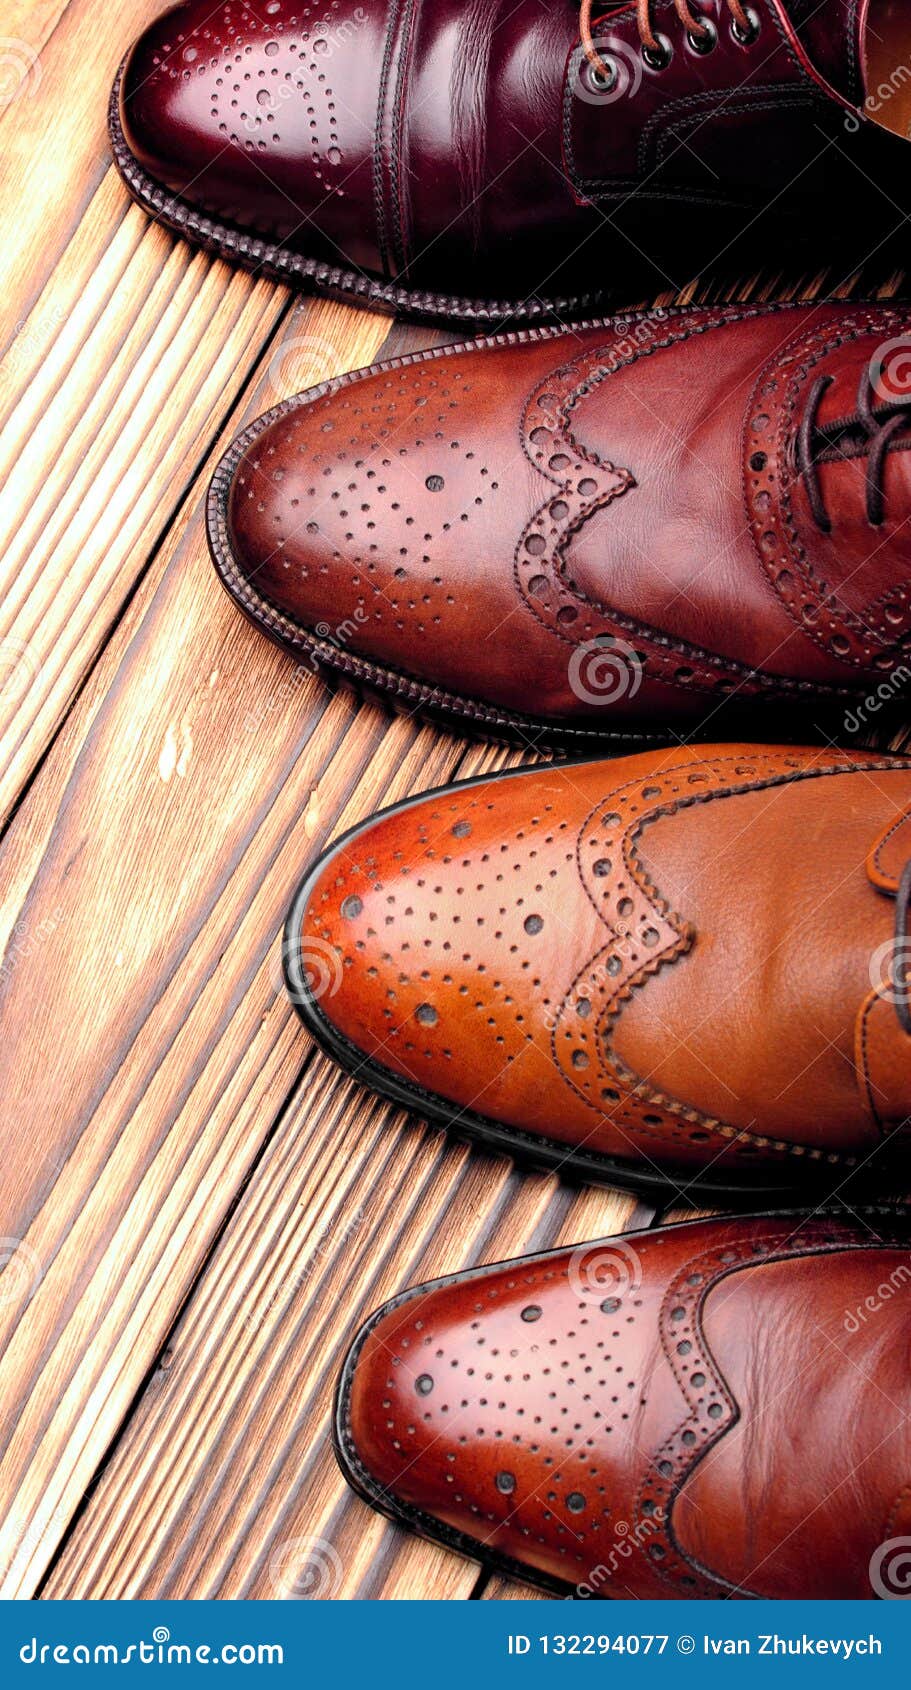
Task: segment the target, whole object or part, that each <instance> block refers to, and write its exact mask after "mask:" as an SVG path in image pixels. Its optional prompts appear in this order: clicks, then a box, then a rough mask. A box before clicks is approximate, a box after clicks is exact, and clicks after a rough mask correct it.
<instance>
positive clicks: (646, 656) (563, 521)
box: [514, 312, 831, 697]
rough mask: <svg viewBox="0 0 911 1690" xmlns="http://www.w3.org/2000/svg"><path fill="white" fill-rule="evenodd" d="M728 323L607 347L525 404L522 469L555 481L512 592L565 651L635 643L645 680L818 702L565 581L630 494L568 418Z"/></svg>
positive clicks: (518, 561)
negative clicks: (572, 552) (602, 514)
mask: <svg viewBox="0 0 911 1690" xmlns="http://www.w3.org/2000/svg"><path fill="white" fill-rule="evenodd" d="M736 320H738V319H737V317H736V316H732V314H731V313H730V312H728V313H727V314H724V315H716V314H714V313H713V314H706V315H705V316H704V317H700V319H699V320H698V321H696V322H693V321H685V322H683V323H680V324H678V325H677V326H676V327H675V328H673V329H672V330H669V331H668V332H666V333H665V334H662V335H656V336H655V337H654V338H653V339H652V340H650V341H649V342H648V343H647V344H646V345H644V346H637V347H636V348H635V349H634V350H633V351H631V352H624V353H623V354H622V355H618V353H617V352H616V351H615V350H614V349H613V348H612V347H611V346H610V343H605V345H604V346H603V347H599V348H597V349H595V350H594V351H591V352H586V353H584V354H581V355H580V356H579V357H578V358H576V359H575V360H573V361H572V362H571V363H569V364H566V365H564V366H563V367H562V368H561V369H559V370H556V371H554V372H553V374H552V375H549V376H547V377H546V379H545V380H544V381H543V382H541V383H539V384H538V386H537V387H536V388H535V390H534V392H533V393H532V394H531V396H530V397H529V399H528V400H527V402H526V404H525V408H524V412H523V422H522V441H523V446H524V449H525V453H526V456H527V457H528V459H529V461H530V462H531V463H532V464H533V465H534V466H535V468H536V469H537V470H538V471H539V472H540V473H541V474H542V475H545V476H546V477H547V478H548V479H549V480H551V481H552V482H553V483H554V486H555V489H556V496H554V495H553V494H551V495H550V496H549V497H548V499H547V500H546V502H545V503H544V504H543V505H542V506H541V507H540V508H539V509H538V511H537V512H536V513H535V515H534V517H533V518H532V520H531V521H530V522H529V523H528V525H527V527H526V528H525V530H524V531H523V533H522V535H521V537H520V539H519V542H518V545H517V547H516V553H515V561H514V572H515V580H516V586H517V588H518V590H519V593H520V594H521V595H522V598H523V600H524V602H525V604H526V605H527V606H528V608H529V609H530V610H531V611H532V614H533V615H534V616H535V617H537V619H538V621H539V622H541V623H543V624H544V626H545V627H547V628H548V629H549V630H550V631H551V633H553V634H554V635H556V637H557V638H558V639H560V640H563V641H564V642H565V643H567V644H568V645H571V646H574V647H578V646H580V645H582V644H583V643H585V642H589V641H592V640H610V639H616V638H618V637H619V638H623V639H627V640H632V641H634V642H635V646H636V657H637V661H638V663H639V665H640V666H641V671H642V676H643V678H653V679H656V680H660V681H661V682H663V683H664V684H665V685H670V686H673V687H677V688H684V689H686V690H687V691H693V690H696V691H701V692H706V693H709V694H713V695H715V696H716V697H718V696H724V694H726V693H730V692H733V691H734V690H735V689H736V690H737V691H738V692H739V693H741V694H742V695H743V696H744V697H750V696H753V695H754V694H757V693H761V692H770V693H777V694H780V695H788V694H795V693H811V692H817V691H818V692H820V693H821V694H824V693H825V692H827V691H829V690H831V689H829V688H827V687H822V688H816V687H813V686H811V685H810V683H809V682H806V681H796V680H791V679H789V678H787V677H785V676H777V675H769V674H765V673H763V672H761V671H759V670H756V669H753V668H750V667H749V666H748V665H746V664H743V663H739V662H737V661H736V659H734V658H725V657H720V656H719V655H718V654H717V653H715V652H711V651H708V650H706V649H705V648H704V647H700V646H696V645H693V644H691V643H690V642H688V641H686V640H682V639H672V638H670V637H669V636H668V635H666V634H662V633H661V631H660V630H659V629H656V628H654V627H652V626H650V625H649V624H648V623H644V622H640V621H639V620H637V619H636V618H635V617H631V616H629V615H627V614H625V613H624V612H622V611H619V610H617V609H615V608H613V607H612V606H609V605H605V604H603V603H598V602H596V601H595V600H593V599H592V598H591V597H589V596H588V595H587V594H586V593H584V592H583V591H582V590H581V588H580V587H579V585H578V583H577V582H575V581H573V580H572V578H571V577H570V575H569V574H568V573H567V551H568V548H569V546H570V544H571V541H572V539H573V537H574V535H576V534H577V533H578V532H579V531H580V529H582V528H583V527H584V526H585V525H586V523H588V522H589V521H590V520H591V518H592V517H593V516H594V515H596V513H597V512H598V511H602V510H606V509H607V508H608V507H609V506H610V504H611V503H612V502H613V501H614V500H615V499H618V498H620V497H621V496H623V495H625V496H627V497H635V489H636V480H635V466H632V467H631V468H623V467H621V468H615V467H614V465H613V464H611V463H606V462H603V461H602V460H601V459H600V458H599V457H598V456H597V455H596V454H595V453H593V452H591V451H590V450H589V449H588V448H587V447H586V446H585V445H584V444H583V443H581V442H580V440H579V439H578V438H577V435H576V434H575V433H574V432H573V427H572V421H573V419H572V413H573V411H574V410H575V409H576V408H577V407H578V406H579V404H580V403H581V402H582V401H583V400H584V399H586V398H587V397H589V396H590V395H591V394H592V393H593V392H594V391H595V389H596V388H597V387H598V386H599V385H601V384H602V383H603V382H605V381H608V380H609V379H610V378H611V376H613V375H616V374H617V373H618V372H619V371H621V370H623V369H626V368H627V367H629V366H630V365H632V364H634V363H635V362H636V361H637V360H639V359H641V358H648V357H653V356H655V355H656V354H657V353H659V352H662V351H666V350H667V349H668V348H669V347H672V346H674V345H675V344H676V343H678V342H680V341H683V340H686V339H689V338H690V337H691V336H693V335H700V334H705V333H708V332H710V331H711V330H713V329H717V328H722V327H724V325H725V324H728V323H731V322H732V321H736Z"/></svg>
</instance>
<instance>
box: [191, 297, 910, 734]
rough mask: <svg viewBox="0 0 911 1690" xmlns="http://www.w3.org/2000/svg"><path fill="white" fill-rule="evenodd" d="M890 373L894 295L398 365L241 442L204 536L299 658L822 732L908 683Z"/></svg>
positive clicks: (404, 684)
mask: <svg viewBox="0 0 911 1690" xmlns="http://www.w3.org/2000/svg"><path fill="white" fill-rule="evenodd" d="M909 365H911V317H909V314H908V312H907V311H903V310H895V309H891V308H887V307H884V306H874V305H871V306H850V307H847V306H838V305H819V304H817V305H801V306H788V307H783V308H779V309H773V310H768V309H766V310H760V309H745V308H739V309H731V308H722V309H718V310H710V309H694V310H689V311H677V312H671V313H668V314H664V313H661V312H659V313H657V314H656V315H653V316H647V317H642V318H638V319H635V320H633V321H627V322H624V323H615V322H610V321H608V322H601V323H598V324H595V325H593V326H590V327H587V328H585V329H580V330H578V331H577V332H575V333H571V334H567V333H554V332H553V331H549V330H537V331H534V330H533V331H531V332H530V333H527V334H525V335H518V336H517V335H511V336H503V337H499V338H494V339H492V340H489V341H485V342H481V343H474V344H472V345H470V346H468V347H464V348H461V349H459V350H453V349H452V348H449V347H447V348H445V349H443V350H440V351H436V352H431V353H425V354H419V355H417V356H416V357H410V358H404V359H398V360H396V361H394V362H392V363H389V364H384V365H378V366H374V368H373V369H372V370H369V371H366V372H364V373H362V374H356V375H353V376H345V377H343V378H342V379H341V380H338V381H334V382H330V383H328V384H327V385H325V386H324V387H321V388H317V389H315V390H314V391H313V392H311V393H306V394H303V395H302V396H301V397H300V398H298V399H294V400H291V401H289V402H288V403H287V404H284V405H280V406H279V407H278V409H277V410H275V411H273V412H271V413H270V414H269V415H268V416H266V417H264V418H262V419H261V420H260V421H258V422H256V423H254V424H253V426H252V427H251V428H249V429H248V430H247V432H246V433H245V434H243V435H242V436H241V437H240V439H239V440H238V441H237V442H236V443H235V445H234V446H233V447H232V449H231V450H230V451H229V453H228V454H227V456H226V458H225V459H224V461H223V462H222V464H221V466H220V468H219V470H218V471H217V473H216V476H215V479H214V481H213V485H212V490H211V496H210V501H209V533H210V542H211V547H212V551H213V555H214V557H215V560H216V565H217V567H218V570H219V573H220V575H221V578H222V580H223V582H224V584H225V585H226V586H227V587H228V590H229V591H230V592H231V593H232V595H233V597H234V598H235V599H236V601H237V602H238V604H239V605H240V606H241V607H242V608H243V609H244V611H245V612H246V613H247V614H248V615H249V616H251V617H252V619H253V620H254V622H255V623H256V624H257V626H258V627H260V628H261V629H262V630H263V631H264V632H265V633H267V634H269V635H270V636H271V637H273V638H274V639H277V640H279V641H280V642H281V643H283V644H284V645H286V646H287V647H288V648H289V650H291V651H293V652H294V653H296V654H297V655H298V656H299V657H303V658H304V659H305V660H306V661H308V662H310V663H314V664H315V663H319V664H322V665H325V666H326V667H329V668H331V669H333V670H335V671H336V672H338V673H340V674H342V675H344V676H347V677H349V678H351V679H353V680H354V681H356V682H360V683H363V684H365V685H367V686H369V687H372V688H374V689H378V690H380V691H382V692H383V693H384V694H386V695H387V696H389V697H391V698H392V699H393V700H395V701H396V702H397V703H399V704H402V705H404V706H405V707H407V708H408V709H413V708H415V707H416V706H419V707H422V708H424V709H425V710H427V711H430V712H432V713H436V714H440V715H442V716H444V717H445V718H447V719H455V720H456V721H457V722H458V723H459V724H460V726H461V727H462V728H463V729H464V727H465V726H474V727H476V728H478V729H480V730H482V731H486V732H489V733H494V734H504V733H505V734H513V735H517V736H519V737H521V738H525V739H535V738H539V739H543V740H544V741H545V742H546V743H552V742H556V741H559V740H568V741H570V742H572V741H573V740H574V739H575V740H576V741H578V740H580V739H584V738H599V737H601V736H602V735H605V734H607V735H610V734H617V733H621V735H622V736H623V737H628V736H629V734H630V731H631V730H632V731H633V732H636V731H642V732H646V733H648V732H649V731H651V730H653V729H654V728H655V727H656V725H660V726H664V725H665V724H667V723H670V724H672V726H673V728H674V730H675V732H677V733H681V732H682V733H688V734H694V733H697V732H701V733H702V734H703V737H705V733H706V730H708V734H709V737H717V736H718V735H719V734H721V735H723V734H725V733H728V732H733V733H734V735H735V736H736V734H737V732H738V729H739V730H740V731H741V732H742V730H743V728H744V726H745V725H746V724H747V723H748V724H749V727H750V732H751V733H752V730H753V726H754V724H755V721H756V719H757V716H758V714H759V713H760V712H761V714H762V719H763V729H764V732H763V737H765V738H769V737H772V738H775V737H788V736H790V735H792V734H794V732H795V728H796V732H797V737H800V733H801V727H800V724H801V722H802V723H803V737H804V738H806V737H807V731H808V729H809V728H811V727H812V728H813V730H814V732H815V731H816V728H817V726H823V725H825V726H826V727H828V729H829V730H830V733H832V734H834V736H835V737H838V736H839V735H841V736H843V735H844V729H845V727H846V726H847V727H848V728H850V730H851V731H852V732H854V731H856V729H857V727H858V726H859V725H862V724H866V725H869V724H870V723H872V722H873V721H875V720H877V718H878V716H879V715H880V713H881V712H882V709H883V706H884V703H885V704H887V703H888V702H889V701H890V700H892V699H894V698H895V697H896V696H897V695H898V694H900V693H903V692H907V691H908V690H909V686H911V650H909V647H911V520H909V519H911V467H909V466H911V453H909V450H908V448H909V447H911V408H909V406H908V397H909V383H908V367H909ZM783 722H784V723H786V726H783V725H782V723H783ZM770 728H771V730H772V731H771V732H770Z"/></svg>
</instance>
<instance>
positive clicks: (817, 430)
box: [795, 369, 911, 534]
mask: <svg viewBox="0 0 911 1690" xmlns="http://www.w3.org/2000/svg"><path fill="white" fill-rule="evenodd" d="M833 379H834V378H833V377H832V376H820V377H819V378H818V380H817V381H815V382H814V383H813V386H812V388H811V389H810V393H809V395H808V398H807V404H806V409H805V411H804V415H803V419H802V421H801V425H800V429H799V431H798V435H797V443H796V450H795V457H796V468H797V474H798V475H802V476H803V478H804V485H805V487H806V490H807V497H808V499H809V501H810V510H811V511H812V513H813V521H814V522H815V523H816V526H817V528H819V529H820V530H821V532H822V533H823V534H831V532H832V520H831V517H830V516H829V513H828V511H827V509H826V501H825V498H824V496H823V491H822V485H821V482H820V477H819V471H820V466H821V465H822V464H823V463H837V462H838V460H839V459H853V458H861V457H864V456H866V458H867V520H868V522H869V524H870V526H871V528H881V527H882V524H883V522H884V521H885V517H886V492H885V473H886V461H887V458H888V455H889V453H890V451H892V450H894V449H895V448H896V447H897V446H898V445H899V441H898V436H899V434H901V432H902V430H903V429H904V428H905V427H906V426H907V424H908V423H911V394H909V395H907V396H906V397H903V398H896V399H892V400H885V401H882V402H881V403H880V404H877V403H876V390H875V388H874V386H873V379H872V376H871V374H870V371H869V369H865V370H864V371H863V372H862V374H861V378H860V390H859V392H858V395H857V411H856V412H855V414H854V416H851V417H844V418H841V419H839V420H838V421H835V422H831V423H827V424H826V425H825V426H822V425H821V423H820V421H819V412H820V407H821V405H822V402H823V399H824V398H825V395H826V394H827V393H828V391H829V388H830V387H831V385H832V382H833Z"/></svg>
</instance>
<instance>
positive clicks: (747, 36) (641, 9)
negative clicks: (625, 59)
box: [579, 0, 756, 82]
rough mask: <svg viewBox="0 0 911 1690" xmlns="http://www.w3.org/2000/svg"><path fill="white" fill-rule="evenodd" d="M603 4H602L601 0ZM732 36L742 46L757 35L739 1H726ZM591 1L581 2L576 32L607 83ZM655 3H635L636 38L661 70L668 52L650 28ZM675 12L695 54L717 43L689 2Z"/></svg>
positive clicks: (680, 0)
mask: <svg viewBox="0 0 911 1690" xmlns="http://www.w3.org/2000/svg"><path fill="white" fill-rule="evenodd" d="M601 3H602V4H603V3H604V0H601ZM726 3H727V6H728V10H729V11H730V14H731V20H732V23H733V27H734V30H735V33H736V34H737V35H738V37H739V39H740V40H741V41H743V42H750V41H752V40H753V39H754V37H755V34H756V23H755V19H754V18H753V17H752V16H751V14H750V13H749V11H748V10H747V8H746V6H744V5H743V4H742V0H726ZM593 5H594V0H582V4H581V7H580V10H579V31H580V34H581V36H582V46H583V49H584V51H585V57H586V58H587V59H588V62H589V64H590V65H591V66H592V68H593V69H594V70H596V71H597V72H598V74H599V75H600V76H602V77H603V78H605V80H606V81H608V82H610V81H612V80H613V77H612V75H611V72H610V70H609V69H608V67H607V65H606V64H605V63H604V60H603V59H602V58H601V55H600V53H599V52H598V49H597V47H596V46H595V43H594V40H593V38H592V7H593ZM653 7H654V0H636V9H637V18H636V21H637V23H638V25H639V34H640V35H641V37H642V51H643V54H644V55H645V57H646V59H647V60H648V62H649V64H652V65H654V66H655V67H656V68H658V69H660V68H661V66H662V65H663V64H665V63H666V62H667V52H666V48H665V45H664V43H663V42H662V40H661V38H660V37H659V36H658V35H656V34H655V30H654V27H653V25H652V15H653ZM674 10H675V12H676V13H677V16H678V18H679V19H680V22H681V23H682V25H683V27H684V29H685V30H686V33H687V36H688V37H689V40H690V42H691V44H692V46H693V47H695V48H696V50H697V51H699V50H702V51H708V49H709V48H711V47H713V46H714V45H715V41H716V39H717V36H716V32H715V26H714V24H713V23H710V21H709V19H708V18H705V17H700V16H699V14H698V12H694V11H693V8H692V6H691V5H690V4H689V0H674Z"/></svg>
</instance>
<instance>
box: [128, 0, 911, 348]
mask: <svg viewBox="0 0 911 1690" xmlns="http://www.w3.org/2000/svg"><path fill="white" fill-rule="evenodd" d="M909 36H911V31H909V25H908V19H907V9H906V7H905V6H904V4H903V0H902V3H901V4H899V0H871V3H870V4H869V5H864V6H858V5H850V6H849V5H846V4H845V3H844V0H639V3H638V4H632V3H631V4H628V5H626V6H623V7H619V8H618V7H614V6H610V5H608V6H605V7H604V8H603V9H601V10H600V12H599V8H598V7H597V6H592V5H590V4H589V3H588V0H583V3H582V4H581V6H580V0H548V4H546V5H542V4H540V0H489V3H486V4H484V5H483V6H480V5H466V4H465V3H464V0H361V4H360V5H359V6H357V7H356V8H355V9H354V10H353V11H351V12H350V13H348V14H345V13H343V12H341V11H340V10H339V7H338V0H322V3H321V4H315V5H312V6H307V7H302V6H300V5H298V4H297V0H270V3H269V4H268V5H265V6H259V7H248V6H247V5H245V4H233V3H232V4H230V5H223V4H215V5H213V4H211V3H210V0H187V3H185V4H183V5H178V6H175V7H172V9H171V10H170V11H168V12H166V13H165V14H164V16H163V17H162V18H160V19H159V21H158V22H156V23H155V24H153V25H152V27H151V28H150V29H148V30H147V31H146V32H145V34H144V35H143V36H142V37H141V39H140V40H139V41H138V42H137V44H136V46H135V47H134V48H133V50H132V52H131V53H130V54H129V55H128V57H127V59H126V62H125V65H124V67H123V69H122V72H121V75H120V77H119V79H118V83H117V86H116V88H115V90H114V96H113V99H112V104H111V134H112V140H113V147H114V156H115V158H116V161H117V164H118V166H119V169H120V171H121V173H122V175H123V177H124V179H125V181H126V183H127V185H128V187H129V189H130V191H131V192H132V193H133V194H134V196H135V197H136V198H137V199H138V200H139V201H140V203H141V204H142V205H144V206H145V207H146V208H147V209H148V210H149V211H150V212H151V213H152V215H153V216H155V217H157V218H159V219H160V220H161V221H162V222H163V223H165V224H166V225H167V226H168V227H169V228H171V229H173V230H175V231H177V232H178V233H180V234H186V235H188V236H190V238H191V239H193V240H195V241H197V242H199V243H201V244H202V245H204V246H206V247H208V248H210V249H212V250H214V251H216V252H219V253H222V254H224V255H225V256H227V257H229V258H232V259H236V260H237V261H239V262H240V263H242V264H246V265H248V266H251V267H253V268H255V269H257V270H261V271H264V272H265V273H267V274H270V275H274V276H277V277H278V278H280V279H281V280H288V281H292V282H294V281H296V282H299V283H301V284H302V285H307V286H313V287H317V288H321V289H323V290H325V291H329V292H332V293H336V294H340V295H342V296H344V297H346V298H350V299H354V300H355V301H363V302H364V303H366V304H370V305H374V306H380V307H384V308H386V309H389V310H399V309H405V310H408V311H411V312H414V313H418V314H421V315H432V316H436V315H445V316H449V317H453V318H458V319H461V320H465V321H471V322H482V323H483V322H489V321H490V319H491V318H502V317H503V316H504V315H507V314H508V316H509V318H510V320H511V321H517V320H520V319H522V318H526V319H533V318H538V317H541V316H544V315H553V314H555V313H556V314H557V315H558V316H560V317H561V318H565V317H566V315H567V314H568V313H572V314H575V315H579V314H580V313H582V312H584V311H586V310H590V309H591V308H592V307H591V300H592V298H593V297H598V296H600V297H604V295H605V294H606V293H608V292H616V290H617V289H618V288H623V287H625V288H626V289H627V297H630V289H633V290H635V292H655V291H657V290H658V289H662V290H663V289H665V288H667V287H668V286H669V285H670V286H676V287H680V286H682V285H683V284H685V283H686V282H687V281H689V280H690V279H691V277H692V276H693V275H694V274H695V273H696V272H697V271H698V270H701V269H703V268H705V266H706V265H709V264H713V263H714V262H715V261H716V259H718V258H719V257H722V258H724V259H725V260H726V261H727V262H728V263H729V264H730V263H731V262H733V261H734V256H735V251H736V249H735V248H734V245H733V243H735V242H737V241H738V240H739V241H740V250H739V251H737V252H736V256H737V261H738V262H739V261H740V260H741V259H742V258H744V257H749V258H750V259H751V260H752V259H754V258H756V257H758V258H759V259H760V261H761V260H762V259H766V260H768V256H769V253H770V252H771V254H772V260H773V262H775V263H776V264H777V263H778V262H779V260H780V256H781V253H782V251H783V250H788V251H793V250H794V248H795V246H796V245H797V244H798V243H803V245H804V246H805V247H808V246H809V243H810V241H811V240H812V242H813V261H814V263H818V262H819V259H820V255H821V253H822V252H823V251H833V250H839V249H841V250H843V251H846V256H848V257H849V258H850V259H851V261H852V262H853V261H857V260H861V261H862V260H863V259H865V258H866V257H867V256H868V254H870V253H872V252H876V251H878V250H879V249H880V246H881V243H882V241H883V240H884V238H886V237H888V236H889V235H890V233H891V232H892V231H895V230H897V229H898V230H902V229H903V226H904V213H906V212H907V211H908V209H909V201H911V189H909V169H908V164H909V156H911V155H909V147H908V141H907V139H906V136H907V120H906V117H905V112H904V107H905V106H906V105H907V93H906V90H905V87H904V82H903V79H902V77H901V75H900V74H898V73H897V72H896V69H895V67H896V66H898V67H901V66H902V65H907V63H908V52H909V48H911V39H909ZM868 94H869V98H868V99H867V98H866V96H867V95H868ZM865 100H866V103H865Z"/></svg>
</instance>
